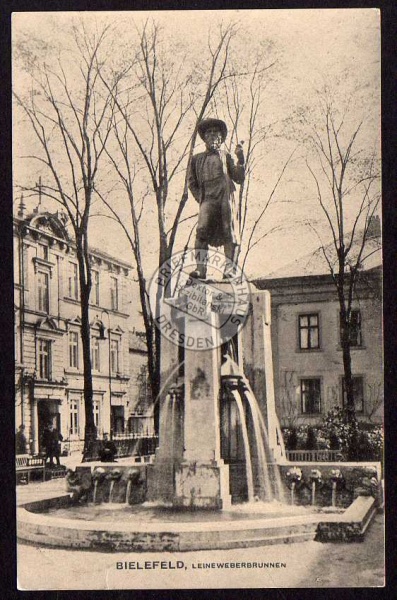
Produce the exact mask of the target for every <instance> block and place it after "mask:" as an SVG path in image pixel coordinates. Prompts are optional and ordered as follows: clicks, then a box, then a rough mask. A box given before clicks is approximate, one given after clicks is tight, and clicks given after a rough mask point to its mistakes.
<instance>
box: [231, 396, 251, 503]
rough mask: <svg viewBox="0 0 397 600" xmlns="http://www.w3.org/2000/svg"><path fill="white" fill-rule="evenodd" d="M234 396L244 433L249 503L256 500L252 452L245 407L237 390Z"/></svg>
mask: <svg viewBox="0 0 397 600" xmlns="http://www.w3.org/2000/svg"><path fill="white" fill-rule="evenodd" d="M232 396H233V398H234V399H235V401H236V404H237V408H238V410H239V414H240V421H241V428H242V432H243V442H244V452H245V471H246V475H247V487H248V502H251V501H252V500H253V499H254V478H253V473H252V460H251V450H250V443H249V438H248V428H247V419H246V417H245V412H244V406H243V403H242V400H241V397H240V394H239V392H238V391H237V390H233V391H232Z"/></svg>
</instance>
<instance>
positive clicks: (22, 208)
mask: <svg viewBox="0 0 397 600" xmlns="http://www.w3.org/2000/svg"><path fill="white" fill-rule="evenodd" d="M25 208H26V205H25V203H24V201H23V194H21V199H20V201H19V206H18V217H21V218H22V219H23V217H24V212H25Z"/></svg>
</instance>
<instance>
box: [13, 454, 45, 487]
mask: <svg viewBox="0 0 397 600" xmlns="http://www.w3.org/2000/svg"><path fill="white" fill-rule="evenodd" d="M15 471H16V474H17V477H18V475H25V474H26V476H27V480H28V483H29V481H30V474H31V472H32V471H42V473H43V481H45V459H44V458H41V457H40V456H30V455H29V454H18V455H17V456H16V457H15Z"/></svg>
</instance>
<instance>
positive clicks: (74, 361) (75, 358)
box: [69, 331, 79, 369]
mask: <svg viewBox="0 0 397 600" xmlns="http://www.w3.org/2000/svg"><path fill="white" fill-rule="evenodd" d="M78 352H79V334H78V333H77V332H76V331H70V332H69V367H72V368H73V369H77V368H78V366H79V353H78Z"/></svg>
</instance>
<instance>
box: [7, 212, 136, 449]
mask: <svg viewBox="0 0 397 600" xmlns="http://www.w3.org/2000/svg"><path fill="white" fill-rule="evenodd" d="M90 259H91V267H92V277H93V285H92V290H91V297H90V319H91V363H92V375H93V390H94V396H93V400H94V418H95V424H96V426H97V428H98V434H99V436H101V435H102V434H103V433H104V432H111V433H113V434H114V435H117V434H118V433H123V432H124V431H125V430H126V427H127V423H128V418H129V415H130V413H131V411H133V406H132V404H133V402H136V401H137V400H136V398H134V397H133V396H131V394H129V390H130V389H131V388H130V387H129V386H130V379H131V364H130V351H129V346H130V336H129V328H130V327H129V323H130V322H129V316H130V313H131V309H132V307H131V298H132V297H133V296H132V293H131V289H132V285H133V282H132V277H131V265H129V264H127V263H126V262H123V261H121V260H118V259H116V258H114V257H111V256H109V255H107V254H106V253H104V252H101V251H99V250H94V249H92V251H91V252H90ZM14 261H15V265H14V273H15V275H14V281H15V363H16V368H15V374H16V426H17V427H18V426H19V425H21V424H23V425H24V426H25V435H26V438H27V439H28V440H29V445H30V447H29V448H28V450H29V451H31V452H32V453H37V452H39V451H40V449H41V437H42V432H43V429H44V427H45V426H46V425H47V424H49V423H52V424H53V425H54V426H56V427H57V428H58V429H59V431H60V432H61V434H62V436H63V440H64V442H63V446H64V448H65V449H66V450H67V451H68V452H72V451H74V450H81V449H82V447H83V444H84V428H85V411H84V397H83V357H82V343H81V336H80V325H81V320H80V300H79V297H80V295H79V277H78V264H77V259H76V252H75V246H74V243H73V240H72V239H71V237H70V235H69V234H68V230H67V226H66V220H65V218H64V217H63V215H62V214H60V213H54V214H52V213H49V212H41V211H40V212H39V211H38V210H37V209H36V211H33V213H32V214H30V215H28V216H24V215H23V214H21V211H20V214H19V216H18V217H16V218H15V219H14Z"/></svg>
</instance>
